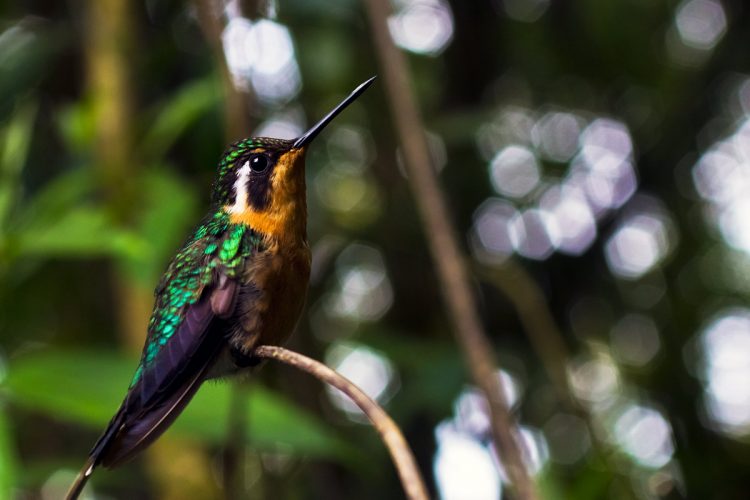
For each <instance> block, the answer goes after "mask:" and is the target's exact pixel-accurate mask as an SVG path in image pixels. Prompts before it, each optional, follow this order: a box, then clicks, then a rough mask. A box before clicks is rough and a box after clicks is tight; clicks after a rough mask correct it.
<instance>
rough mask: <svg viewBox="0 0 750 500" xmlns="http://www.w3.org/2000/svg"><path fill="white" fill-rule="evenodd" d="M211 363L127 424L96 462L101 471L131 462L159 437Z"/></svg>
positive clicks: (199, 382) (192, 392)
mask: <svg viewBox="0 0 750 500" xmlns="http://www.w3.org/2000/svg"><path fill="white" fill-rule="evenodd" d="M212 365H213V363H205V364H204V365H203V366H202V367H200V369H199V370H197V371H196V373H194V374H193V376H192V377H191V378H190V379H188V380H187V381H185V382H184V383H183V384H182V386H181V387H180V388H179V389H178V390H176V391H175V393H174V394H173V395H172V396H170V397H169V399H167V400H166V401H164V402H163V403H162V404H159V405H158V406H155V407H153V408H151V409H149V411H148V412H147V413H145V414H143V415H140V416H139V418H138V419H136V420H134V421H132V422H127V423H125V424H124V425H122V427H121V428H120V429H119V431H118V432H117V433H116V435H114V436H113V438H112V439H110V442H109V443H107V446H105V447H104V448H103V449H102V451H101V453H100V455H99V456H98V457H97V462H98V463H101V465H102V466H104V467H109V468H111V467H116V466H118V465H120V464H122V463H124V462H127V461H128V460H129V459H131V458H132V457H133V456H134V455H135V454H136V453H138V452H139V451H141V450H142V449H144V448H146V447H147V446H148V445H150V444H151V443H152V442H154V440H156V439H157V438H158V437H159V436H161V435H162V434H163V433H164V432H165V431H166V430H167V428H169V426H170V425H171V424H172V422H174V420H175V419H176V418H177V417H178V416H179V415H180V413H182V410H183V409H185V406H187V404H188V403H189V402H190V400H191V399H192V398H193V396H194V395H195V393H196V391H197V390H198V388H199V387H200V385H201V384H202V383H203V381H204V380H205V378H206V373H207V372H208V370H210V368H211V366H212Z"/></svg>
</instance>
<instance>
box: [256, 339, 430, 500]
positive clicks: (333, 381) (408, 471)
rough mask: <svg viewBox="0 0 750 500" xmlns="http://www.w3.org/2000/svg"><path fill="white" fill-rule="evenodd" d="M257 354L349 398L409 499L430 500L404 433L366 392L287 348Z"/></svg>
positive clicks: (270, 348)
mask: <svg viewBox="0 0 750 500" xmlns="http://www.w3.org/2000/svg"><path fill="white" fill-rule="evenodd" d="M254 355H255V356H257V357H259V358H267V359H275V360H276V361H280V362H282V363H285V364H288V365H291V366H294V367H295V368H298V369H300V370H303V371H305V372H307V373H309V374H310V375H313V376H314V377H317V378H318V379H320V380H321V381H322V382H324V383H326V384H328V385H330V386H332V387H335V388H336V389H338V390H340V391H341V392H343V393H344V394H346V395H347V396H349V398H350V399H351V400H352V401H353V402H354V403H355V404H356V405H357V406H358V407H359V408H360V410H362V412H363V413H364V414H365V415H366V416H367V418H368V419H369V420H370V422H372V425H373V427H375V430H376V431H377V432H378V434H380V437H381V439H382V440H383V443H385V445H386V447H387V448H388V451H389V452H390V454H391V458H392V459H393V464H394V465H395V466H396V470H397V471H398V475H399V477H400V478H401V484H402V485H403V487H404V491H405V492H406V497H407V498H409V499H410V500H427V499H428V498H429V497H428V495H427V488H426V487H425V485H424V481H423V480H422V475H421V474H420V473H419V468H418V467H417V463H416V460H414V454H413V453H412V451H411V449H410V448H409V444H408V443H407V442H406V439H404V435H403V434H402V433H401V430H400V429H399V428H398V426H397V425H396V423H395V422H394V421H393V419H391V417H390V416H388V414H387V413H386V412H385V410H383V408H382V407H381V406H380V405H379V404H377V403H376V402H375V401H373V400H372V399H371V398H370V397H369V396H368V395H367V394H365V393H364V392H362V389H360V388H359V387H357V386H356V385H354V384H353V383H352V382H351V381H350V380H348V379H346V378H345V377H343V376H342V375H340V374H338V373H337V372H336V371H334V370H332V369H331V368H328V367H327V366H326V365H324V364H323V363H320V362H319V361H315V360H314V359H311V358H308V357H307V356H303V355H302V354H299V353H296V352H294V351H290V350H288V349H284V348H283V347H276V346H267V345H265V346H260V347H258V348H256V350H255V352H254Z"/></svg>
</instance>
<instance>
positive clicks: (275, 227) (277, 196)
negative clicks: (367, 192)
mask: <svg viewBox="0 0 750 500" xmlns="http://www.w3.org/2000/svg"><path fill="white" fill-rule="evenodd" d="M374 79H375V77H372V78H370V79H369V80H367V81H366V82H364V83H362V84H361V85H360V86H359V87H357V88H356V89H355V90H354V91H353V92H352V93H351V94H350V95H349V96H348V97H347V98H346V99H344V100H343V101H342V102H341V103H340V104H339V105H338V106H336V107H335V108H334V109H333V110H332V111H331V112H329V113H328V114H327V115H326V116H325V117H324V118H323V119H322V120H320V121H319V122H318V123H316V124H315V125H313V126H312V127H311V128H310V130H308V131H307V132H305V133H304V134H303V135H302V136H300V137H299V138H297V139H292V140H285V139H272V138H268V137H253V138H250V139H244V140H242V141H239V142H236V143H234V144H232V145H231V146H230V147H229V148H228V149H227V150H226V151H225V153H224V155H223V156H222V159H221V161H220V163H219V175H218V177H217V179H216V182H215V183H214V192H213V198H212V200H213V203H214V204H215V205H217V206H219V207H221V208H222V209H223V210H224V211H225V212H226V213H228V214H229V216H230V220H231V221H232V222H233V223H235V224H239V223H242V224H246V225H248V226H250V227H252V228H253V229H255V230H256V231H258V232H261V233H263V234H266V235H275V236H282V235H283V234H287V233H289V232H301V233H302V236H303V237H304V232H305V224H306V218H307V215H306V214H307V210H306V206H305V205H306V201H305V152H306V151H307V147H308V146H309V145H310V143H311V142H312V140H313V139H314V138H315V137H316V136H317V135H318V134H319V133H320V132H321V131H322V130H323V129H324V128H325V126H326V125H328V124H329V123H330V122H331V120H333V119H334V118H335V117H336V115H338V114H339V113H340V112H341V111H343V110H344V108H346V107H347V106H348V105H349V104H351V103H352V102H353V101H354V100H355V99H357V97H359V96H360V94H362V92H364V91H365V89H367V87H369V86H370V84H371V83H372V81H373V80H374Z"/></svg>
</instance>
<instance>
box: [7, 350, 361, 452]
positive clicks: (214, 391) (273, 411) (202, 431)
mask: <svg viewBox="0 0 750 500" xmlns="http://www.w3.org/2000/svg"><path fill="white" fill-rule="evenodd" d="M135 365H136V362H135V360H133V359H130V358H126V357H124V356H120V355H117V354H114V353H112V352H108V351H55V350H48V351H39V352H36V353H33V354H28V355H25V356H23V357H20V358H17V359H15V360H14V361H13V362H12V363H11V365H10V368H9V370H8V377H7V379H6V384H7V386H8V388H9V389H10V390H9V396H10V399H11V401H12V402H14V403H16V404H18V405H20V406H23V407H24V408H27V409H31V410H35V411H40V412H44V413H47V414H48V415H52V416H54V417H56V418H60V419H63V420H70V421H74V422H77V423H80V424H84V425H88V426H92V427H94V428H97V429H102V430H103V429H104V426H105V425H106V424H107V422H108V421H109V419H110V418H111V417H112V415H114V413H115V411H116V410H117V408H118V406H119V404H120V402H121V401H122V398H123V396H124V395H125V388H126V387H127V385H128V382H129V381H130V378H131V377H132V372H133V369H134V367H135ZM230 393H231V384H228V383H224V382H215V383H214V382H209V383H206V384H204V386H203V387H202V388H201V389H200V391H198V394H197V395H196V397H195V399H193V401H191V403H190V404H189V405H188V407H187V409H186V410H185V412H184V413H183V414H182V415H181V416H180V417H179V418H178V419H177V421H176V422H175V423H174V425H173V426H172V428H171V429H170V430H169V432H170V433H174V434H175V435H179V436H183V437H188V438H190V439H194V440H197V441H201V442H205V443H211V444H214V445H218V444H220V443H221V442H222V440H223V439H225V436H226V424H227V421H228V418H227V412H228V408H229V399H230V397H231V394H230ZM246 411H247V436H248V439H249V440H250V442H251V444H252V446H253V447H255V448H258V449H262V450H274V449H278V448H279V447H282V448H283V449H284V451H286V452H290V453H296V454H305V455H312V456H318V457H327V458H340V459H342V460H343V459H344V458H345V457H346V456H348V454H349V453H351V447H350V446H349V445H348V444H346V443H345V442H344V441H342V440H341V439H339V438H337V437H336V436H335V435H333V433H332V431H329V430H328V429H327V428H326V427H325V426H324V425H323V424H322V423H320V422H319V421H318V420H317V419H316V418H315V417H313V416H312V415H310V414H308V413H306V412H304V411H303V410H301V409H299V408H297V407H296V406H295V405H294V404H293V403H292V402H290V401H288V400H286V399H285V398H284V397H282V396H280V395H278V394H275V393H274V392H272V391H270V390H268V389H266V388H264V387H261V386H259V385H257V384H256V385H254V386H252V388H251V389H250V391H249V394H248V402H247V410H246Z"/></svg>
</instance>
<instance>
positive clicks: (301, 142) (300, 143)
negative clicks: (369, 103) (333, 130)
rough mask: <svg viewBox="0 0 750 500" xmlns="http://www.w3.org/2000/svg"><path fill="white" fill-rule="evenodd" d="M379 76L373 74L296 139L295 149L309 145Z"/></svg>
mask: <svg viewBox="0 0 750 500" xmlns="http://www.w3.org/2000/svg"><path fill="white" fill-rule="evenodd" d="M375 78H377V76H373V77H372V78H370V79H369V80H367V81H365V82H363V83H362V84H361V85H360V86H359V87H357V88H356V89H354V91H353V92H352V93H351V94H349V97H347V98H346V99H344V100H343V101H341V103H340V104H339V105H338V106H336V107H335V108H333V109H332V110H331V112H330V113H328V114H327V115H325V116H324V117H323V119H322V120H320V121H319V122H318V123H316V124H315V125H313V126H312V127H310V130H308V131H307V132H305V133H304V134H302V135H301V136H300V137H299V138H298V139H297V140H296V141H294V145H293V146H292V148H293V149H297V148H302V147H304V146H307V145H308V144H310V142H311V141H312V140H313V139H315V137H316V136H317V135H318V134H319V133H320V131H321V130H323V129H324V128H325V127H326V125H328V124H329V123H330V122H331V120H333V119H334V118H336V115H338V114H339V113H341V112H342V111H343V110H344V108H346V107H347V106H348V105H350V104H351V103H352V102H354V101H355V100H356V99H357V97H359V96H360V95H362V92H364V91H365V90H367V87H369V86H370V84H372V82H373V80H375Z"/></svg>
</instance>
